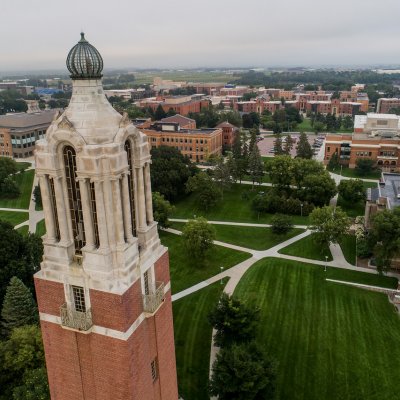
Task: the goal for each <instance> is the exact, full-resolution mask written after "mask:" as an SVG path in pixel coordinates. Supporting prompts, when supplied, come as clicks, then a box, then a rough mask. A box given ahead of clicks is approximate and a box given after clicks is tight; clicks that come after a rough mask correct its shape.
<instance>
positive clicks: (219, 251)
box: [160, 231, 251, 293]
mask: <svg viewBox="0 0 400 400" xmlns="http://www.w3.org/2000/svg"><path fill="white" fill-rule="evenodd" d="M160 238H161V243H162V244H163V245H164V246H167V247H168V249H169V259H170V261H169V263H170V273H171V285H172V293H178V292H180V291H182V290H184V289H187V288H188V287H190V286H193V285H195V284H196V283H199V282H201V281H204V280H205V279H207V278H210V277H211V276H214V275H217V274H219V273H220V272H221V267H223V268H224V270H226V269H228V268H230V267H233V266H234V265H236V264H238V263H240V262H242V261H244V260H246V259H247V258H249V257H251V254H250V253H244V252H241V251H236V250H231V249H227V248H226V247H221V246H215V247H214V248H213V249H212V250H211V251H210V253H209V254H208V255H207V256H206V258H205V260H203V262H202V264H201V265H200V266H195V265H194V264H193V260H192V259H191V257H190V255H188V253H187V251H186V249H185V248H184V246H183V240H182V238H181V237H180V236H178V235H174V234H172V233H167V232H163V231H160Z"/></svg>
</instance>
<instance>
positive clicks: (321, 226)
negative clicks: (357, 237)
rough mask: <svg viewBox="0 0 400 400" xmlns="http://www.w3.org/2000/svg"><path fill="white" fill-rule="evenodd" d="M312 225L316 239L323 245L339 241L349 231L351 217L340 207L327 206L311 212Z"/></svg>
mask: <svg viewBox="0 0 400 400" xmlns="http://www.w3.org/2000/svg"><path fill="white" fill-rule="evenodd" d="M310 223H311V225H310V227H309V229H311V230H312V231H313V236H314V239H315V241H316V242H317V243H318V244H320V245H321V246H322V245H329V244H330V243H337V242H338V241H339V240H340V239H341V238H342V237H343V236H344V235H346V234H347V233H348V231H349V227H350V219H349V217H348V216H347V214H346V213H345V212H344V211H342V210H341V208H340V207H336V208H334V207H332V206H325V207H322V208H316V209H314V210H313V211H312V212H311V214H310Z"/></svg>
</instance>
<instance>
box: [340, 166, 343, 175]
mask: <svg viewBox="0 0 400 400" xmlns="http://www.w3.org/2000/svg"><path fill="white" fill-rule="evenodd" d="M342 169H343V165H340V176H342Z"/></svg>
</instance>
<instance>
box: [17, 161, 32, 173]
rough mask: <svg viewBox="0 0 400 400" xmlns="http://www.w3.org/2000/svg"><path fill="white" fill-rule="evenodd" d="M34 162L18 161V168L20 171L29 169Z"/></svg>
mask: <svg viewBox="0 0 400 400" xmlns="http://www.w3.org/2000/svg"><path fill="white" fill-rule="evenodd" d="M31 165H32V164H31V163H29V162H17V168H18V171H21V169H27V168H29V167H30V166H31Z"/></svg>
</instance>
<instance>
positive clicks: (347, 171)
mask: <svg viewBox="0 0 400 400" xmlns="http://www.w3.org/2000/svg"><path fill="white" fill-rule="evenodd" d="M327 168H328V167H327ZM328 170H329V171H331V172H334V173H335V174H338V175H340V167H339V168H336V169H332V168H328ZM341 175H342V176H346V177H347V178H359V179H379V178H380V177H381V171H374V172H371V173H370V174H367V175H363V176H361V175H358V173H357V170H356V169H355V168H348V167H343V168H342V172H341Z"/></svg>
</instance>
